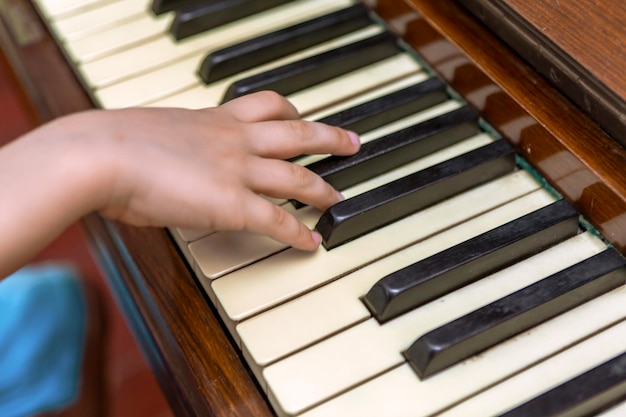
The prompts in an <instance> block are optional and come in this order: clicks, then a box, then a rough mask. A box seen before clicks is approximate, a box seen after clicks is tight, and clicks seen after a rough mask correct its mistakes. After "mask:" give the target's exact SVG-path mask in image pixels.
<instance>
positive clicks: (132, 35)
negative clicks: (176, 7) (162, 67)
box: [65, 13, 173, 64]
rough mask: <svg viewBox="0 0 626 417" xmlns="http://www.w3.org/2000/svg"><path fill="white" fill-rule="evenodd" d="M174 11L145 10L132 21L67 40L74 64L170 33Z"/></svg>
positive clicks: (68, 50) (90, 60)
mask: <svg viewBox="0 0 626 417" xmlns="http://www.w3.org/2000/svg"><path fill="white" fill-rule="evenodd" d="M172 17H173V15H172V14H163V15H160V16H153V15H150V14H147V13H145V14H143V15H139V16H137V17H136V18H135V19H132V20H130V21H121V22H118V23H117V24H116V25H115V26H113V27H111V28H107V29H104V30H100V31H98V32H96V33H91V34H88V35H86V36H83V37H81V38H79V39H75V40H71V41H69V42H67V43H66V45H65V50H66V51H67V54H68V55H69V57H70V58H71V59H72V61H73V62H74V63H75V64H86V63H88V62H92V61H96V60H98V59H101V58H104V57H106V56H110V55H113V54H115V53H118V52H121V51H123V50H124V49H129V48H132V47H136V46H138V45H140V44H141V43H143V42H147V41H150V40H154V39H158V38H163V37H167V36H168V34H167V30H168V28H169V25H170V24H171V21H172Z"/></svg>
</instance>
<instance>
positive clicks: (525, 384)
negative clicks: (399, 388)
mask: <svg viewBox="0 0 626 417" xmlns="http://www.w3.org/2000/svg"><path fill="white" fill-rule="evenodd" d="M625 339H626V322H621V323H619V324H617V325H615V326H613V327H611V328H609V329H607V330H605V331H603V332H602V333H600V334H599V335H596V336H594V337H592V338H591V339H587V340H585V341H583V342H581V343H579V344H577V345H575V346H573V347H572V348H570V349H567V350H565V351H564V352H561V353H560V354H558V355H555V356H554V357H552V358H550V360H548V361H544V362H542V363H540V364H538V365H536V366H534V367H532V368H530V369H528V370H527V371H524V372H522V373H521V374H518V375H515V376H513V377H512V378H509V379H507V380H506V381H503V382H501V383H500V384H498V385H496V386H494V387H492V388H490V389H488V390H486V391H483V392H481V393H480V394H478V395H476V396H474V397H472V398H470V399H469V400H467V401H464V402H462V403H460V404H459V405H457V406H455V407H453V408H451V409H449V410H446V411H444V412H443V413H441V414H439V417H467V416H486V415H498V414H501V413H504V412H506V411H508V410H510V409H512V408H515V407H516V406H519V405H521V404H523V403H525V402H526V401H529V400H531V399H533V398H535V397H537V396H539V395H540V394H543V393H544V392H546V391H548V390H550V389H552V388H555V387H557V386H559V385H561V384H563V383H565V382H567V381H569V380H571V379H573V378H575V377H576V376H578V375H580V374H582V373H584V372H587V371H589V370H591V369H593V368H595V367H597V366H599V365H601V364H602V363H604V362H606V361H608V360H610V359H613V358H614V357H616V356H618V355H620V354H621V353H623V352H624V351H625V346H624V340H625Z"/></svg>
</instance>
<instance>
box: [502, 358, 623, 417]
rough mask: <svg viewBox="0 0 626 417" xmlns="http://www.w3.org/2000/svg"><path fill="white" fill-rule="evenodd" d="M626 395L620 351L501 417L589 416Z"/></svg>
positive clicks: (618, 401)
mask: <svg viewBox="0 0 626 417" xmlns="http://www.w3.org/2000/svg"><path fill="white" fill-rule="evenodd" d="M624 399H626V353H623V354H621V355H619V356H617V357H615V358H613V359H611V360H609V361H607V362H605V363H603V364H601V365H599V366H597V367H595V368H593V369H591V370H589V371H587V372H585V373H583V374H581V375H579V376H577V377H575V378H573V379H571V380H570V381H567V382H565V383H564V384H561V385H559V386H558V387H555V388H554V389H552V390H550V391H548V392H546V393H544V394H541V395H540V396H538V397H536V398H533V399H532V400H530V401H528V402H526V403H524V404H522V405H520V406H519V407H516V408H514V409H512V410H510V411H508V412H506V413H504V414H501V415H500V417H529V416H532V417H565V416H592V415H596V414H598V413H600V412H602V411H605V410H607V409H610V408H611V407H612V406H614V405H616V404H618V403H620V402H622V401H624Z"/></svg>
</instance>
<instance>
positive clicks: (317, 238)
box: [311, 230, 322, 249]
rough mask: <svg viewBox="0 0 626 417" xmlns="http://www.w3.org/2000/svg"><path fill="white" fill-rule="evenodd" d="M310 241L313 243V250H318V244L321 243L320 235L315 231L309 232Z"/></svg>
mask: <svg viewBox="0 0 626 417" xmlns="http://www.w3.org/2000/svg"><path fill="white" fill-rule="evenodd" d="M311 239H312V240H313V242H314V243H315V248H313V249H316V248H318V247H319V246H320V243H322V235H320V233H319V232H318V231H317V230H311Z"/></svg>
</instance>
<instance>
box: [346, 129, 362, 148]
mask: <svg viewBox="0 0 626 417" xmlns="http://www.w3.org/2000/svg"><path fill="white" fill-rule="evenodd" d="M346 132H348V137H349V138H350V142H352V145H354V146H355V147H356V148H357V149H358V148H359V147H360V146H361V138H360V136H359V135H358V133H356V132H353V131H351V130H346Z"/></svg>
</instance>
